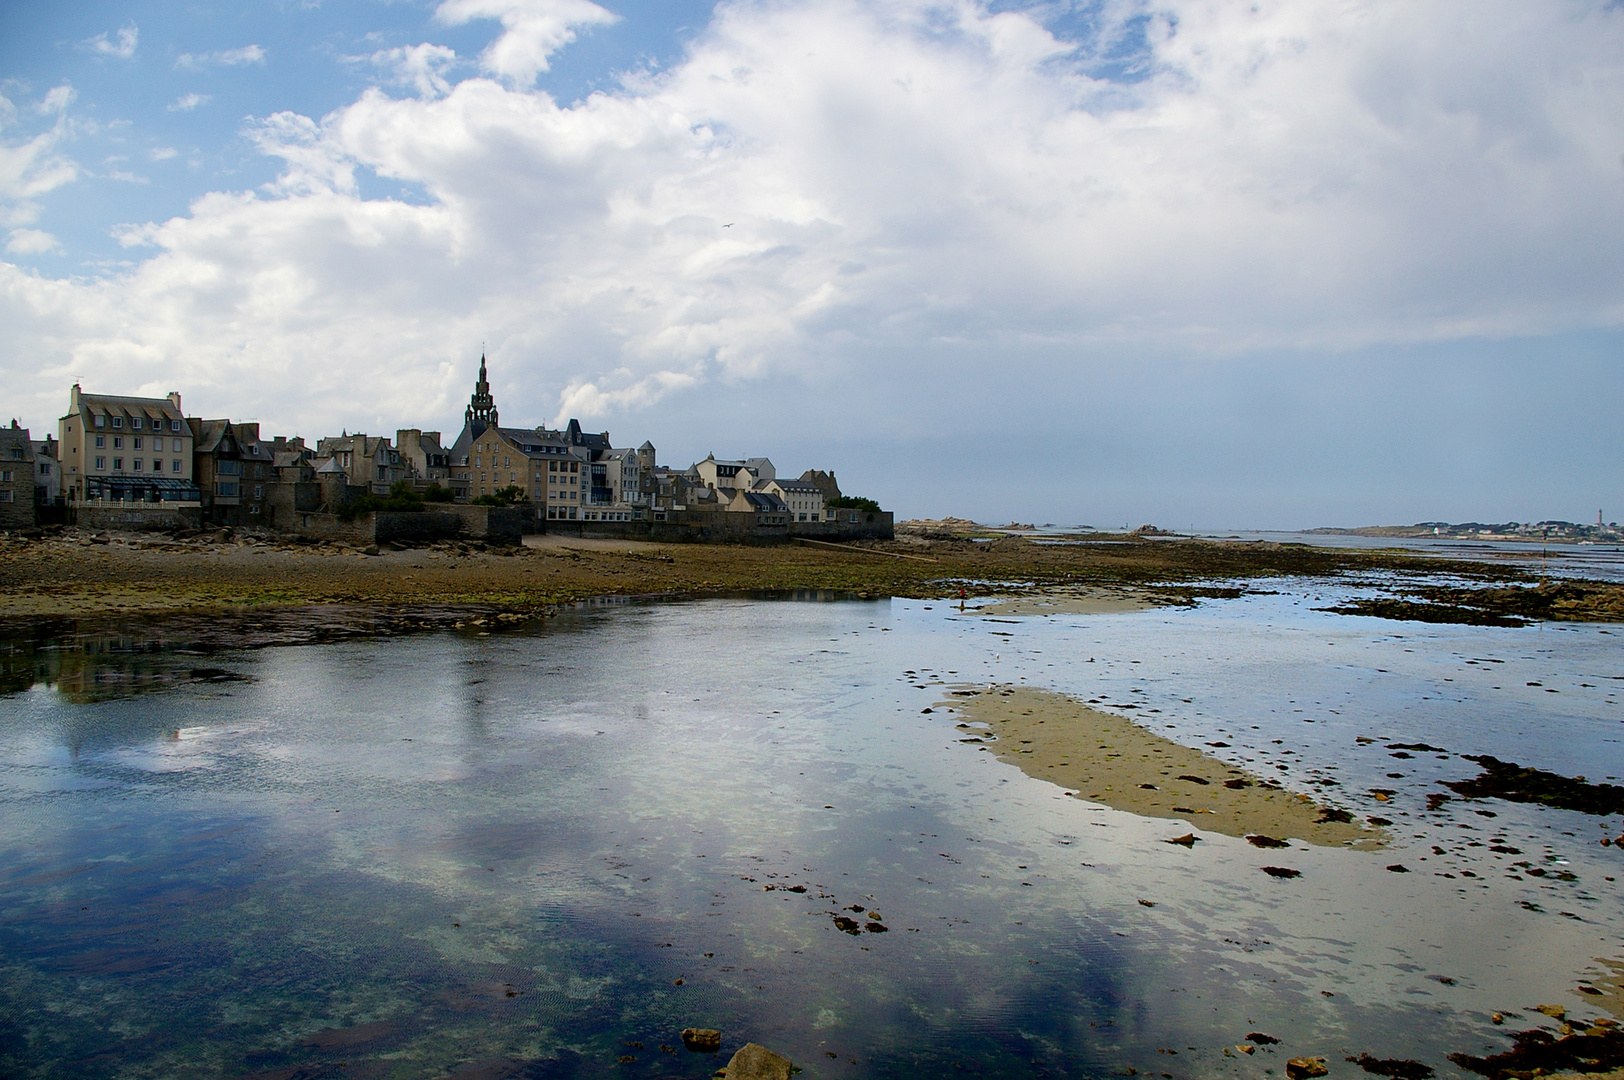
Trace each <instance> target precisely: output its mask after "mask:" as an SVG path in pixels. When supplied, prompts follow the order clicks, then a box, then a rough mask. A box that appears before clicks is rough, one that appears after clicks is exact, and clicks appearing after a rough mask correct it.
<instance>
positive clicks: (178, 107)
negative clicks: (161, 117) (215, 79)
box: [168, 94, 211, 112]
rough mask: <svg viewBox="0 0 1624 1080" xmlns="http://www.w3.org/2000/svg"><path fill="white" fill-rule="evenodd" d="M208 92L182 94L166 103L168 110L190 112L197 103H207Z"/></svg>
mask: <svg viewBox="0 0 1624 1080" xmlns="http://www.w3.org/2000/svg"><path fill="white" fill-rule="evenodd" d="M210 97H211V95H209V94H182V95H181V96H180V97H178V98H176V99H175V100H174V101H171V102H170V103H169V105H168V109H169V111H170V112H191V111H192V110H193V109H195V108H197V107H198V106H199V105H207V104H208V103H209V98H210Z"/></svg>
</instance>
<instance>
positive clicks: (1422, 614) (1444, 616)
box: [1314, 599, 1528, 626]
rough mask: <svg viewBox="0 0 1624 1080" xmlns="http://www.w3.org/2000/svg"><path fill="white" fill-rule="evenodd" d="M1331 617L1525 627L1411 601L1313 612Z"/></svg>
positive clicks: (1519, 621) (1474, 611)
mask: <svg viewBox="0 0 1624 1080" xmlns="http://www.w3.org/2000/svg"><path fill="white" fill-rule="evenodd" d="M1314 610H1315V611H1328V612H1330V613H1331V614H1333V615H1368V616H1372V617H1374V618H1378V619H1392V620H1394V621H1396V622H1425V623H1465V624H1467V625H1469V626H1527V625H1528V620H1527V619H1523V618H1519V617H1517V616H1515V615H1496V614H1493V613H1491V612H1488V611H1484V610H1482V609H1481V608H1472V607H1462V606H1460V605H1459V604H1430V603H1428V604H1418V603H1416V602H1415V601H1414V600H1385V599H1377V600H1350V601H1349V602H1347V603H1345V604H1342V605H1339V606H1338V607H1323V608H1315V609H1314Z"/></svg>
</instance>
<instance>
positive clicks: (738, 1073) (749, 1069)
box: [727, 1043, 795, 1080]
mask: <svg viewBox="0 0 1624 1080" xmlns="http://www.w3.org/2000/svg"><path fill="white" fill-rule="evenodd" d="M794 1067H795V1066H793V1065H791V1064H790V1060H789V1058H786V1057H780V1056H779V1055H777V1054H775V1053H773V1052H772V1051H771V1050H769V1049H767V1048H766V1047H765V1046H760V1045H758V1044H756V1043H745V1044H744V1045H743V1046H741V1047H739V1051H738V1053H736V1054H734V1055H733V1059H732V1060H731V1061H729V1062H728V1063H727V1080H789V1075H790V1070H791V1069H793V1068H794Z"/></svg>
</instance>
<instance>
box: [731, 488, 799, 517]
mask: <svg viewBox="0 0 1624 1080" xmlns="http://www.w3.org/2000/svg"><path fill="white" fill-rule="evenodd" d="M740 494H742V495H743V496H744V498H745V500H746V501H747V502H748V503H749V504H750V506H751V508H752V509H754V510H755V512H756V513H758V514H780V513H787V512H788V511H789V507H787V506H785V505H784V500H783V499H780V498H779V497H778V496H777V495H771V494H768V493H766V492H761V491H743V492H740Z"/></svg>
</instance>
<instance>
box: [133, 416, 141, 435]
mask: <svg viewBox="0 0 1624 1080" xmlns="http://www.w3.org/2000/svg"><path fill="white" fill-rule="evenodd" d="M130 427H132V428H134V429H135V430H136V431H140V430H141V418H140V417H139V416H132V417H130Z"/></svg>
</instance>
